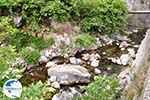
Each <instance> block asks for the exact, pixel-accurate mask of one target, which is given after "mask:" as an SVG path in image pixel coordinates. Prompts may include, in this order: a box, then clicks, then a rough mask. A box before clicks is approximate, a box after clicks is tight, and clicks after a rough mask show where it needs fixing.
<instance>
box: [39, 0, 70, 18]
mask: <svg viewBox="0 0 150 100" xmlns="http://www.w3.org/2000/svg"><path fill="white" fill-rule="evenodd" d="M68 12H69V9H68V7H67V6H66V5H64V3H62V2H60V0H53V1H49V2H47V3H46V5H45V7H43V9H42V10H41V14H42V15H43V16H45V17H47V16H49V17H51V18H52V19H56V20H66V19H68V18H69V17H70V15H69V13H68Z"/></svg>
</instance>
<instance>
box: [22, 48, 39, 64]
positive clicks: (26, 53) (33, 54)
mask: <svg viewBox="0 0 150 100" xmlns="http://www.w3.org/2000/svg"><path fill="white" fill-rule="evenodd" d="M19 54H20V56H21V57H22V58H23V59H24V60H25V61H26V62H27V63H28V64H31V65H34V64H38V60H39V57H40V52H39V50H35V49H34V48H32V47H26V48H23V49H22V50H21V51H20V53H19Z"/></svg>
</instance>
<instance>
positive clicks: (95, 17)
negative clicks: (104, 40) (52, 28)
mask: <svg viewBox="0 0 150 100" xmlns="http://www.w3.org/2000/svg"><path fill="white" fill-rule="evenodd" d="M74 10H77V11H76V13H77V14H75V15H77V18H78V19H79V18H80V20H81V25H82V30H83V31H85V32H88V31H91V30H92V31H95V30H96V31H99V32H101V33H103V34H112V33H115V32H121V31H122V29H123V27H124V26H125V24H126V16H125V14H126V12H127V6H126V4H125V2H124V1H123V0H78V2H77V4H75V6H74Z"/></svg>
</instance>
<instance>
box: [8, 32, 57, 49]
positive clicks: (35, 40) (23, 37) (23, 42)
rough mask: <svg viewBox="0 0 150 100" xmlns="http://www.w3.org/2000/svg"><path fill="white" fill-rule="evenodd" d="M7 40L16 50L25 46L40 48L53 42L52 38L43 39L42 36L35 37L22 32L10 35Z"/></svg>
mask: <svg viewBox="0 0 150 100" xmlns="http://www.w3.org/2000/svg"><path fill="white" fill-rule="evenodd" d="M8 40H9V43H10V44H11V45H13V46H15V47H16V49H17V51H19V50H21V49H22V48H24V47H27V46H32V47H34V48H35V49H38V50H41V49H44V48H47V47H49V46H51V45H53V44H54V42H55V41H54V39H53V38H50V39H47V40H44V39H43V38H42V37H35V36H32V35H29V34H27V33H23V32H20V33H17V34H13V35H10V36H9V37H8Z"/></svg>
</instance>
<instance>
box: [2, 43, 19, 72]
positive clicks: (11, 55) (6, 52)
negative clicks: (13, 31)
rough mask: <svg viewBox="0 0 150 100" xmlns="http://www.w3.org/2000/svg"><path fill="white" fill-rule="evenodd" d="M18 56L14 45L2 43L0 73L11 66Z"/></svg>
mask: <svg viewBox="0 0 150 100" xmlns="http://www.w3.org/2000/svg"><path fill="white" fill-rule="evenodd" d="M16 57H17V54H16V52H15V48H14V47H13V46H11V45H8V46H5V45H0V73H2V72H3V71H5V70H6V69H7V68H9V67H10V65H11V63H12V62H13V61H15V59H16Z"/></svg>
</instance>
